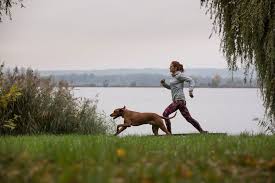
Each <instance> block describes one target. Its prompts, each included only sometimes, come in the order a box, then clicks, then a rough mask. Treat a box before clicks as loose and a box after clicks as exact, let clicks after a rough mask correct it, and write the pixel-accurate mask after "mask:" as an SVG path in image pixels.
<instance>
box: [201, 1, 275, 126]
mask: <svg viewBox="0 0 275 183" xmlns="http://www.w3.org/2000/svg"><path fill="white" fill-rule="evenodd" d="M201 5H202V6H204V7H206V9H207V13H208V14H210V18H211V19H212V20H213V25H214V26H213V31H214V32H216V33H218V34H219V35H220V36H221V49H222V51H223V53H224V55H225V57H226V59H227V63H228V67H229V69H230V70H232V71H233V70H237V69H238V66H241V67H244V69H245V79H246V78H247V76H248V73H249V72H251V70H253V69H255V71H256V72H257V80H258V84H259V86H260V90H261V93H262V96H263V99H264V105H265V108H266V114H267V116H268V117H270V119H272V120H271V121H273V125H274V118H275V36H274V34H275V7H274V6H275V1H274V0H241V1H240V0H201Z"/></svg>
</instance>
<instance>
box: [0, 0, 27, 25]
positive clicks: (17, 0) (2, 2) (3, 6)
mask: <svg viewBox="0 0 275 183" xmlns="http://www.w3.org/2000/svg"><path fill="white" fill-rule="evenodd" d="M19 4H20V6H21V8H23V7H24V5H23V0H0V22H1V21H2V16H4V15H7V16H9V18H10V19H11V8H12V6H14V5H19Z"/></svg>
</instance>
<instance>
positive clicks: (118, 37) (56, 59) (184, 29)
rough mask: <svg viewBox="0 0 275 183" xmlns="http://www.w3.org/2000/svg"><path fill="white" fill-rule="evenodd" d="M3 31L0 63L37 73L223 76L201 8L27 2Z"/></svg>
mask: <svg viewBox="0 0 275 183" xmlns="http://www.w3.org/2000/svg"><path fill="white" fill-rule="evenodd" d="M25 6H26V8H22V9H21V8H14V9H13V14H12V17H13V20H12V21H10V20H8V19H5V20H4V22H3V23H0V61H4V62H5V63H6V65H8V66H16V65H17V66H24V67H29V66H31V67H32V68H34V69H40V70H41V69H43V70H44V69H54V70H57V69H68V70H69V69H108V68H168V67H169V63H170V61H171V60H179V61H180V62H183V63H184V66H185V67H189V68H203V67H208V68H213V67H214V68H224V67H226V61H225V58H224V57H223V56H222V53H221V52H220V49H219V44H220V42H219V38H218V37H217V36H213V37H212V38H211V39H209V35H210V33H211V29H212V24H211V22H212V21H211V20H209V17H208V16H207V15H205V9H204V8H201V7H200V0H170V1H167V0H135V1H134V0H77V1H75V0H74V1H73V0H47V1H45V0H25Z"/></svg>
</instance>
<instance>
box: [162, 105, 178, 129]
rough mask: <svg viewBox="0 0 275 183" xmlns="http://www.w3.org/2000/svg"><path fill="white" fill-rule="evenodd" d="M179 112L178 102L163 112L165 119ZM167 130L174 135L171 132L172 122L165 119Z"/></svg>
mask: <svg viewBox="0 0 275 183" xmlns="http://www.w3.org/2000/svg"><path fill="white" fill-rule="evenodd" d="M176 110H178V104H177V103H176V102H173V103H171V104H170V105H169V106H168V107H167V108H166V109H165V110H164V112H163V114H162V115H163V116H164V117H169V115H170V114H172V113H173V112H175V111H176ZM165 123H166V127H167V130H168V131H169V132H170V133H171V134H172V132H171V122H170V120H169V119H165Z"/></svg>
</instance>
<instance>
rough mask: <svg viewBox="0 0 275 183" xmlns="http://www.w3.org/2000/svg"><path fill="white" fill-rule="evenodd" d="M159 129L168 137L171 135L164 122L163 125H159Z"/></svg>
mask: <svg viewBox="0 0 275 183" xmlns="http://www.w3.org/2000/svg"><path fill="white" fill-rule="evenodd" d="M159 127H160V129H161V130H162V131H163V132H165V133H166V135H171V133H170V132H169V131H168V130H167V128H166V127H165V125H164V124H163V122H162V120H161V123H159Z"/></svg>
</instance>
